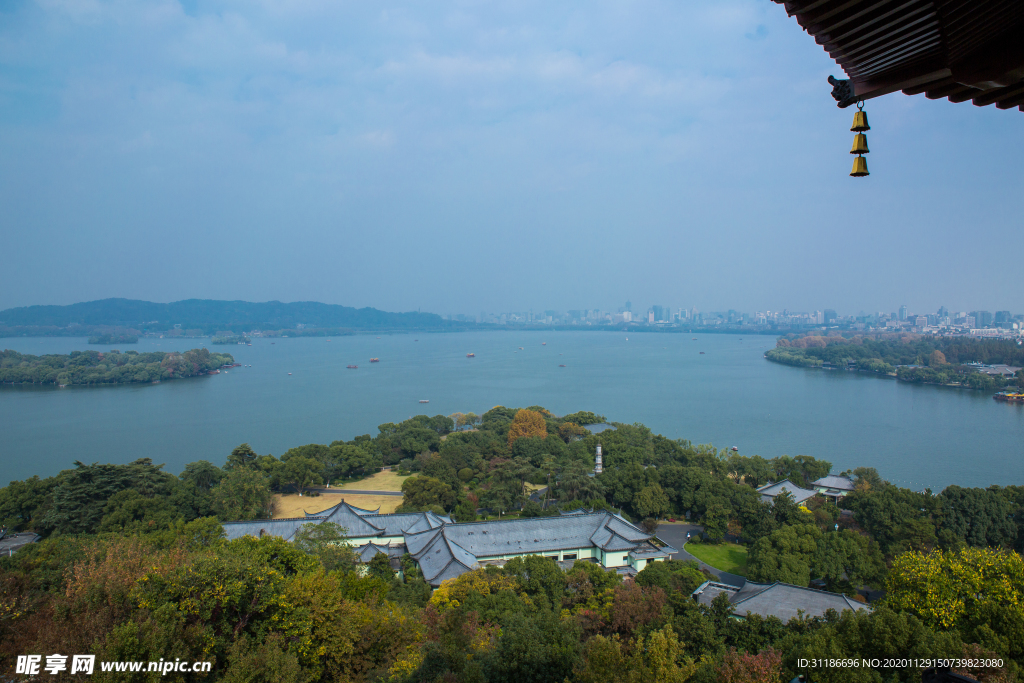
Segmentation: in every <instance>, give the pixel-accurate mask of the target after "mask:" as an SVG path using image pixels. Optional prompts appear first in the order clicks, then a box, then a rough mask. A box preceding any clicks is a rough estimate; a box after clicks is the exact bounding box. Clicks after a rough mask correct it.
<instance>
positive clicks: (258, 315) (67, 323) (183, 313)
mask: <svg viewBox="0 0 1024 683" xmlns="http://www.w3.org/2000/svg"><path fill="white" fill-rule="evenodd" d="M300 325H301V326H302V328H304V329H309V328H314V329H315V328H320V329H324V328H327V329H337V330H427V329H451V325H452V323H450V322H449V321H446V320H444V319H442V318H441V316H439V315H436V314H434V313H388V312H387V311H379V310H377V309H376V308H352V307H350V306H337V305H334V304H322V303H318V302H316V301H297V302H293V303H289V304H285V303H281V302H280V301H268V302H265V303H251V302H248V301H213V300H209V299H188V300H185V301H175V302H173V303H169V304H157V303H153V302H151V301H136V300H132V299H102V300H100V301H87V302H84V303H80V304H72V305H70V306H24V307H21V308H9V309H7V310H6V311H0V336H21V335H23V334H30V335H31V334H43V335H61V336H64V335H71V334H88V333H90V332H91V331H95V330H100V329H107V328H124V329H134V330H139V331H141V332H158V331H163V330H169V329H174V328H175V327H179V328H180V329H182V330H201V331H202V332H203V333H204V334H212V333H214V332H217V331H226V330H231V331H233V332H242V331H249V330H256V329H260V330H288V329H290V330H296V329H299V326H300ZM457 325H458V327H460V328H465V327H469V326H471V325H467V324H466V323H457Z"/></svg>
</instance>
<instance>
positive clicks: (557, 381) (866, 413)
mask: <svg viewBox="0 0 1024 683" xmlns="http://www.w3.org/2000/svg"><path fill="white" fill-rule="evenodd" d="M693 337H694V335H689V334H652V333H647V334H644V333H632V334H628V335H627V334H625V333H619V332H551V333H543V332H467V333H455V334H421V335H419V336H415V335H392V336H383V335H382V336H381V338H379V339H378V338H375V336H374V335H358V336H352V337H339V338H334V339H332V340H331V341H328V340H327V339H325V338H306V339H298V338H295V339H291V338H289V339H276V340H273V343H272V342H271V340H266V339H254V340H253V344H252V346H219V347H208V348H210V349H211V350H218V351H227V352H229V353H231V354H233V355H234V357H235V359H236V361H237V362H239V363H243V364H246V365H249V364H251V365H252V367H251V368H248V367H247V368H235V369H232V370H230V371H229V372H227V373H222V374H220V375H214V376H210V377H201V378H194V379H185V380H174V381H167V382H162V383H160V384H155V385H134V386H133V385H129V386H106V387H71V388H66V389H57V388H39V387H35V388H28V387H25V388H23V387H10V386H5V387H0V463H2V465H3V469H2V471H0V485H6V483H7V482H8V481H10V480H13V479H23V478H25V477H28V476H31V475H33V474H39V475H41V476H48V475H52V474H55V473H57V472H58V471H59V470H61V469H66V468H69V467H71V466H72V463H73V462H74V461H75V460H81V461H82V462H117V463H124V462H129V461H131V460H133V459H135V458H140V457H150V458H152V459H153V460H154V462H158V463H166V466H167V470H168V471H170V472H173V473H175V474H177V473H178V472H180V471H181V469H182V468H183V467H184V465H185V463H188V462H191V461H194V460H210V461H211V462H214V463H216V464H218V465H220V464H223V463H224V461H225V459H226V457H227V455H228V453H230V452H231V449H232V448H234V447H235V446H237V445H238V444H239V443H242V442H248V443H250V444H252V446H253V448H254V449H256V451H257V452H259V453H274V454H275V455H280V454H282V453H283V452H284V451H285V450H287V449H288V448H290V447H292V446H298V445H301V444H305V443H311V442H315V443H329V442H331V441H332V440H334V439H351V438H352V437H354V436H356V435H358V434H376V433H377V425H379V424H382V423H384V422H398V421H400V420H404V419H406V418H408V417H411V416H413V415H417V414H421V413H426V414H429V415H436V414H439V413H443V414H446V415H447V414H451V413H453V412H456V411H460V412H470V411H472V412H475V413H477V414H482V413H483V412H485V411H486V410H488V409H489V408H491V407H492V406H495V405H505V406H530V405H542V406H545V407H546V408H548V409H549V410H551V411H553V412H554V413H556V414H559V415H561V414H565V413H568V412H574V411H577V410H592V411H594V412H596V413H599V414H603V415H606V416H607V417H608V418H609V419H610V420H615V421H617V422H642V423H643V424H645V425H647V426H649V427H650V428H651V429H653V430H654V431H655V432H656V433H661V434H664V435H665V436H667V437H670V438H686V439H690V440H691V441H693V442H694V443H713V444H714V445H715V446H718V447H719V448H728V447H732V446H737V447H738V448H739V452H740V453H741V454H743V455H755V454H757V455H761V456H764V457H768V458H770V457H774V456H778V455H783V454H788V455H811V456H814V457H816V458H823V459H826V460H829V461H831V462H832V463H833V470H834V471H836V472H838V471H841V470H843V469H846V468H851V467H857V466H870V467H876V468H877V469H878V471H879V472H880V473H881V474H882V476H883V477H884V478H886V479H889V480H890V481H893V482H894V483H897V484H900V485H903V486H909V487H912V488H915V489H921V488H924V487H931V488H933V489H935V490H938V489H941V488H943V487H945V486H946V485H948V484H952V483H956V484H960V485H962V486H988V485H990V484H1000V485H1007V484H1024V457H1022V456H1024V438H1022V437H1024V408H1022V407H1021V406H1019V405H1006V404H1000V403H996V402H995V401H993V400H992V398H991V397H990V396H989V395H984V394H980V393H974V392H967V391H960V390H955V389H944V388H939V387H930V386H919V385H910V384H905V383H901V382H896V381H894V380H887V379H879V378H877V377H873V376H864V375H858V374H856V373H846V372H827V371H820V370H805V369H799V368H792V367H787V366H782V365H777V364H774V363H770V362H768V361H766V360H764V358H763V354H764V352H765V351H766V350H767V349H769V348H771V347H772V346H774V344H775V339H774V338H773V337H763V336H762V337H758V336H746V337H740V336H737V335H696V341H694V340H693ZM417 340H418V341H417ZM85 342H86V340H85V339H70V338H65V339H61V338H14V339H10V338H9V339H0V348H11V349H14V350H16V351H19V352H22V353H32V354H43V353H68V352H70V351H73V350H76V349H78V350H80V349H89V348H94V349H99V350H106V347H96V346H88V345H87V344H86V343H85ZM208 342H209V340H208V339H200V340H180V341H179V340H171V339H142V340H140V342H139V343H138V344H135V345H127V346H123V347H121V348H122V350H126V349H136V350H138V351H149V350H157V351H172V350H177V351H184V350H188V349H190V348H194V347H196V346H202V345H205V344H208ZM542 342H546V345H542ZM519 347H523V348H522V349H521V350H520V349H519ZM701 351H704V352H705V353H704V354H703V355H701V354H700V352H701ZM467 353H475V354H476V357H475V358H467V357H466V354H467ZM371 357H379V358H380V362H379V363H374V364H370V363H369V362H368V361H369V359H370V358H371ZM348 364H357V365H358V366H359V368H358V369H357V370H348V369H346V367H345V366H346V365H348ZM560 364H564V365H565V366H566V367H564V368H563V367H559V365H560ZM288 373H292V374H290V375H289V374H288ZM420 399H428V400H429V401H430V403H429V404H420V403H419V400H420Z"/></svg>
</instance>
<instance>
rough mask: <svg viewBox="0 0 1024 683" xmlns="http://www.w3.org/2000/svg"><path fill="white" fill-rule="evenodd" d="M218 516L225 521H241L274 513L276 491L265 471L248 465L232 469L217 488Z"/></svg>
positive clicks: (215, 503)
mask: <svg viewBox="0 0 1024 683" xmlns="http://www.w3.org/2000/svg"><path fill="white" fill-rule="evenodd" d="M213 501H214V506H215V507H216V510H217V516H218V517H220V519H222V520H224V521H241V520H247V519H262V518H265V517H270V515H271V509H272V507H273V503H274V494H272V493H271V492H270V482H269V481H268V479H267V476H266V475H265V474H263V473H262V472H260V471H258V470H255V469H252V468H246V467H236V468H232V469H231V470H229V471H228V473H227V474H226V475H224V478H223V479H222V480H221V482H220V483H219V484H218V485H217V486H216V487H214V489H213Z"/></svg>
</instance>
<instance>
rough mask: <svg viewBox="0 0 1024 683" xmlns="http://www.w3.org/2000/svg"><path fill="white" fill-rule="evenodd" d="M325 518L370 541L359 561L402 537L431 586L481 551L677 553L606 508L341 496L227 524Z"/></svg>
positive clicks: (260, 525)
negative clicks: (491, 517) (536, 512)
mask: <svg viewBox="0 0 1024 683" xmlns="http://www.w3.org/2000/svg"><path fill="white" fill-rule="evenodd" d="M325 521H329V522H334V523H336V524H338V525H339V526H341V527H343V528H344V529H346V530H347V535H348V536H349V537H350V538H352V539H363V540H365V541H368V543H364V544H363V545H362V546H360V547H359V549H358V552H359V553H360V557H361V558H362V559H364V561H365V560H368V559H372V558H373V556H374V555H375V554H376V553H378V552H390V551H388V550H387V548H388V545H386V544H385V543H382V542H381V543H378V542H377V541H375V540H374V539H382V538H385V537H396V536H401V537H402V538H403V540H404V543H405V545H404V546H403V547H402V552H405V550H408V552H409V553H411V554H412V556H413V557H414V558H415V559H416V561H417V562H418V563H419V564H420V569H421V570H422V571H423V576H424V578H425V579H426V580H427V581H428V582H429V583H430V584H431V585H434V586H436V585H439V584H440V582H441V581H443V580H444V579H446V578H451V577H452V576H458V575H459V574H462V573H463V572H466V571H469V570H471V569H473V568H475V567H478V566H479V559H480V558H488V557H495V556H503V555H533V554H543V553H552V552H555V553H557V552H558V551H561V550H575V549H577V548H592V547H597V548H600V549H602V550H604V551H608V552H613V551H619V552H621V551H626V552H629V553H631V554H632V556H633V557H647V558H651V557H660V556H663V555H666V554H671V553H674V552H676V551H675V549H674V548H670V547H668V546H666V547H663V548H659V547H658V546H657V545H656V544H655V543H653V542H652V540H651V539H652V538H653V537H652V536H651V535H650V534H647V533H645V532H643V531H642V530H640V529H638V528H637V527H635V526H633V525H632V524H630V523H629V522H627V521H625V519H623V518H622V517H621V516H619V515H615V514H612V513H609V512H604V511H600V512H586V511H582V510H580V511H576V512H574V513H573V514H567V515H560V516H558V517H534V518H528V519H512V520H502V521H491V522H470V523H466V524H454V523H452V521H451V519H449V518H448V517H446V516H441V515H436V514H434V513H432V512H416V513H403V514H392V515H381V514H376V513H369V512H367V511H365V510H362V509H360V508H356V507H353V506H351V505H349V504H348V503H345V502H341V503H339V504H338V505H336V506H334V507H333V508H330V509H329V510H325V511H324V514H322V515H319V516H309V517H300V518H296V519H266V520H257V521H253V522H227V523H225V524H224V530H225V532H226V533H227V536H228V538H229V539H230V538H239V537H241V536H245V535H251V536H260V535H263V534H271V535H274V536H280V537H282V538H285V539H289V540H290V539H291V538H292V537H293V536H294V534H295V531H296V530H298V528H299V527H301V526H302V525H303V524H319V523H322V522H325ZM659 543H660V541H659ZM392 547H394V546H392ZM396 552H397V551H396Z"/></svg>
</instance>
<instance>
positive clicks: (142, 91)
mask: <svg viewBox="0 0 1024 683" xmlns="http://www.w3.org/2000/svg"><path fill="white" fill-rule="evenodd" d="M0 63H2V64H3V66H4V73H5V76H4V79H3V80H0V203H2V204H3V206H4V213H3V217H2V218H0V226H2V229H3V234H4V236H5V245H4V246H5V249H6V250H7V251H8V252H9V253H11V254H14V255H17V256H18V258H15V259H9V261H8V263H6V264H5V268H4V269H3V271H2V272H0V309H5V308H8V307H12V306H24V305H32V304H68V303H72V302H74V301H81V300H94V299H103V298H107V297H128V298H134V299H145V300H150V301H171V300H181V299H189V298H208V299H221V300H234V299H244V300H248V301H269V300H273V299H278V300H284V301H311V300H312V301H323V302H327V303H337V304H343V305H347V306H356V307H363V306H372V307H375V308H378V309H381V310H388V311H410V310H416V309H422V310H424V311H438V312H440V313H446V312H447V311H448V310H449V309H452V310H453V312H454V309H456V308H462V309H463V312H466V313H468V312H472V311H476V312H479V311H480V310H481V309H485V310H509V309H512V308H520V309H523V308H526V309H529V308H530V307H531V306H532V307H533V308H534V310H538V309H545V308H554V309H561V310H568V309H575V308H582V307H595V306H596V307H601V308H612V307H613V306H615V307H617V306H619V305H621V302H622V300H624V299H626V298H629V299H631V300H632V301H658V300H661V299H662V297H665V296H666V295H670V296H672V297H673V298H675V297H678V298H676V299H675V301H676V302H678V304H679V305H683V304H685V305H688V306H692V305H697V306H698V307H700V308H703V309H707V310H720V309H727V308H729V307H733V308H737V307H738V308H742V309H745V310H748V311H755V310H765V309H768V308H774V307H775V306H780V307H788V308H790V309H792V310H814V309H817V308H822V307H825V306H828V307H835V308H837V309H841V310H847V311H849V310H852V309H857V308H861V307H863V308H864V309H865V310H878V309H882V310H892V307H893V306H897V307H898V306H899V305H901V304H903V303H905V304H907V305H908V306H909V307H911V308H913V309H916V310H935V309H937V308H938V307H939V306H940V305H945V306H948V307H950V308H954V307H955V308H958V309H968V310H971V309H975V308H978V307H979V306H985V307H987V308H990V309H991V310H1003V309H1011V310H1022V309H1024V288H1021V287H1020V286H1019V282H1018V280H1019V277H1018V275H1017V273H1018V271H1019V264H1018V258H1017V254H1020V253H1021V252H1022V251H1024V230H1021V229H1020V228H1021V220H1022V219H1021V216H1020V212H1019V211H1018V210H1017V207H1016V204H1015V203H1014V202H1012V201H1010V200H1009V199H1008V198H1010V197H1013V196H1015V194H1016V193H1017V192H1018V189H1019V187H1020V186H1021V181H1022V180H1024V169H1022V167H1021V165H1020V164H1019V161H1018V160H1019V158H1020V152H1021V149H1022V148H1024V130H1022V129H1021V127H1020V123H1019V122H1020V113H1019V112H1016V111H1015V110H1014V111H1000V110H997V109H996V108H995V107H986V108H977V107H974V106H968V105H963V104H953V103H950V102H947V101H945V100H942V101H932V100H929V99H927V98H925V97H923V96H915V97H907V96H904V95H901V94H898V93H895V94H891V95H887V96H885V97H880V98H878V99H873V100H871V101H870V102H869V103H868V105H867V107H866V110H867V111H868V112H869V114H870V119H871V126H872V128H871V133H870V135H871V176H870V177H868V178H860V179H853V178H850V177H849V175H848V173H849V169H850V154H849V149H850V132H849V129H850V125H851V118H852V110H850V109H838V108H837V107H836V106H835V101H834V100H833V99H832V97H831V94H830V92H831V86H830V85H829V83H828V82H827V79H828V77H829V76H841V70H840V68H839V67H838V66H837V65H836V63H835V62H834V61H833V60H832V59H830V58H829V56H828V54H827V53H826V52H825V51H824V50H822V49H821V47H820V46H819V45H817V44H815V42H814V41H813V40H809V39H808V36H807V35H806V33H804V31H802V30H801V28H800V26H799V25H798V24H797V23H796V22H794V21H793V20H792V19H791V18H790V17H788V16H787V14H786V10H785V8H783V7H782V6H780V5H778V4H776V3H767V2H763V1H761V0H723V1H722V2H716V3H713V4H710V5H709V4H706V3H705V4H700V3H671V2H667V1H665V0H659V1H657V2H652V3H648V4H645V5H644V6H643V8H642V9H641V8H635V9H634V10H627V9H626V8H624V7H623V6H621V5H617V4H615V3H598V4H596V5H593V6H588V7H587V8H586V9H583V8H581V7H577V6H574V5H567V4H559V3H541V2H536V0H531V1H530V2H526V3H520V4H517V5H514V6H487V5H440V6H429V7H428V6H426V5H415V4H410V3H398V4H397V5H395V6H394V7H391V8H388V9H384V8H381V7H377V6H373V5H358V4H345V3H341V4H337V3H319V2H313V3H299V4H298V5H293V4H287V3H286V4H270V5H267V4H237V3H223V2H220V1H219V0H211V2H202V3H196V2H185V3H179V2H176V1H175V0H154V1H153V2H147V3H141V2H134V1H132V0H129V1H128V2H125V3H117V4H107V3H102V2H98V3H84V4H81V3H64V2H52V3H28V2H27V3H14V4H13V5H9V6H8V7H6V8H5V9H4V10H3V21H2V22H0ZM979 206H984V207H986V208H985V211H984V212H982V213H979V212H978V207H979ZM894 299H898V300H895V301H894ZM979 302H984V303H979ZM668 304H672V305H675V304H674V302H673V301H663V302H662V304H661V305H668Z"/></svg>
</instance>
